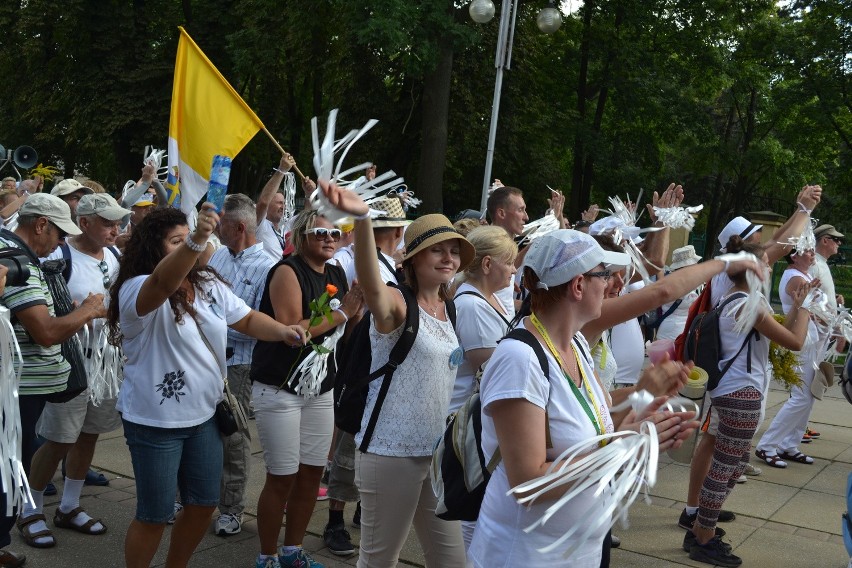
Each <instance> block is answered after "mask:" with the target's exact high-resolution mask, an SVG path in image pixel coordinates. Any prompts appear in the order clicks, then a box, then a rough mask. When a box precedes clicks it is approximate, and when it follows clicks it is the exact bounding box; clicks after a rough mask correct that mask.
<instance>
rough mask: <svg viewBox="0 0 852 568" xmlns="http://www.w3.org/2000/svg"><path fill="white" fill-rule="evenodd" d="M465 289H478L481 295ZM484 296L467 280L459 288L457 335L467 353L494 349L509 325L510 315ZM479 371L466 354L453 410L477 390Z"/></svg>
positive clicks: (451, 409) (460, 370)
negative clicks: (496, 307)
mask: <svg viewBox="0 0 852 568" xmlns="http://www.w3.org/2000/svg"><path fill="white" fill-rule="evenodd" d="M463 292H476V293H477V294H479V296H476V295H474V294H462V293H463ZM481 296H482V292H480V291H479V290H477V289H476V288H475V287H474V286H471V285H470V284H468V283H466V282H463V283H462V284H461V286H459V287H458V290H456V297H455V304H456V336H457V337H458V338H459V345H460V346H461V348H462V349H463V350H464V351H465V353H467V352H468V351H470V350H472V349H494V348H495V347H497V342H498V341H500V339H501V338H502V337H503V336H504V335H506V331H507V330H508V328H509V324H508V321H507V319H506V316H505V315H503V316H502V317H501V315H500V314H498V313H497V310H495V309H494V307H493V306H492V305H491V304H489V303H488V302H487V301H486V300H485V299H484V298H482V297H481ZM477 370H478V368H474V367H473V365H472V364H471V363H470V361H468V360H467V357H465V359H464V361H463V362H462V364H461V366H459V369H458V371H457V372H456V382H455V385H454V386H453V397H452V399H451V400H450V412H455V411H456V410H458V409H459V408H460V407H461V405H462V404H464V403H465V401H466V400H467V399H468V398H470V395H472V394H473V393H474V390H475V388H476V380H475V378H474V377H475V376H476V371H477Z"/></svg>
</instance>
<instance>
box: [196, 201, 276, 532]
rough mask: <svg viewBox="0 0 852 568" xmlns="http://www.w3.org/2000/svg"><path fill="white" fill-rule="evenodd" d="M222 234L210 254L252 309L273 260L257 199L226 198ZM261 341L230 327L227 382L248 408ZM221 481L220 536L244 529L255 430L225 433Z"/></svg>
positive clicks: (220, 272) (255, 307)
mask: <svg viewBox="0 0 852 568" xmlns="http://www.w3.org/2000/svg"><path fill="white" fill-rule="evenodd" d="M218 231H219V239H220V240H221V242H222V244H223V245H225V246H223V247H221V248H219V249H218V250H217V251H216V252H215V253H213V257H212V258H211V259H210V262H209V265H210V266H212V267H213V268H215V269H216V271H217V272H218V273H219V274H221V275H222V278H224V279H225V280H226V281H227V282H230V283H231V290H232V291H233V292H234V294H236V295H237V296H239V297H240V298H242V299H243V300H244V301H245V302H246V304H248V305H249V306H250V307H252V308H253V309H258V307H259V306H260V299H261V296H263V289H264V288H265V286H266V276H267V273H268V272H269V269H270V268H271V267H272V266H273V265H274V264H275V262H274V261H273V260H272V259H271V258H270V257H269V255H267V254H266V252H265V251H264V245H263V243H261V242H258V241H257V238H256V237H255V233H256V231H257V216H256V207H255V204H254V202H253V201H252V200H251V199H250V198H249V197H248V196H246V195H243V194H241V193H236V194H231V195H228V196H227V197H226V198H225V204H224V206H223V208H222V216H221V218H220V220H219V229H218ZM255 343H257V341H256V340H255V339H253V338H251V337H248V336H247V335H243V334H242V333H240V332H238V331H234V330H232V329H228V343H227V351H226V354H227V355H230V356H229V357H228V359H227V361H226V363H227V366H228V369H227V372H228V385H229V387H230V389H231V392H232V393H233V394H234V396H235V397H237V399H239V401H240V402H241V403H242V404H243V407H244V408H248V406H249V402H250V399H251V379H250V378H249V372H250V371H251V356H252V351H253V350H254V346H255ZM224 444H225V446H224V452H223V455H224V463H223V469H222V487H221V491H220V493H219V513H220V514H219V518H218V519H217V520H216V523H215V525H214V531H213V532H214V533H215V534H217V535H219V536H228V535H233V534H237V533H239V532H240V531H241V530H242V520H243V509H245V488H246V482H247V480H248V476H249V463H250V462H251V435H250V433H249V431H248V430H245V431H239V432H236V433H234V434H232V435H230V436H227V437H225V438H224Z"/></svg>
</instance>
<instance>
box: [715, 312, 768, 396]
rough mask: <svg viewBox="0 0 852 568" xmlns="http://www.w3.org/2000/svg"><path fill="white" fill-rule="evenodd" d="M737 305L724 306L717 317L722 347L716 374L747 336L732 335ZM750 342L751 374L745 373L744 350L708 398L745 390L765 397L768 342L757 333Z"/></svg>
mask: <svg viewBox="0 0 852 568" xmlns="http://www.w3.org/2000/svg"><path fill="white" fill-rule="evenodd" d="M722 300H724V298H722ZM738 303H739V302H738V301H737V300H733V301H732V302H731V303H730V304H728V305H727V306H725V308H724V309H723V310H722V314H721V316H720V317H719V338H720V340H721V344H722V352H721V354H722V357H721V360H720V361H719V370H722V368H723V367H724V366H725V365H727V364H728V361H730V360H731V358H732V357H733V356H734V355H736V354H737V351H739V350H740V347H742V346H743V341H745V338H746V335H748V332H746V333H745V334H743V335H740V334H738V333H734V325H735V324H736V320H735V319H734V316H735V314H736V310H737V308H738V306H737V304H738ZM749 341H750V342H751V372H749V370H748V364H749V347H748V346H746V347H745V348H743V350H742V352H741V353H740V354H739V355H738V356H737V358H736V359H734V362H733V363H731V367H730V369H728V372H727V373H725V375H724V376H723V377H722V378H721V380H720V381H719V386H717V387H716V388H715V389H713V390H712V391H710V396H711V397H716V396H724V395H726V394H731V393H732V392H735V391H738V390H740V389H744V388H746V387H754V388H756V389H757V390H759V391H760V392H761V393H766V387H767V386H768V382H769V374H768V373H767V372H766V369H767V366H768V362H769V339H767V338H766V337H763V336H762V335H760V334H759V333H758V334H756V335H754V336H752V338H751V339H750V340H749Z"/></svg>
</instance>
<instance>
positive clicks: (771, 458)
mask: <svg viewBox="0 0 852 568" xmlns="http://www.w3.org/2000/svg"><path fill="white" fill-rule="evenodd" d="M754 455H756V456H757V457H759V458H760V459H762V460H763V461H765V462H766V464H767V465H770V466H772V467H777V468H778V469H784V468H785V467H787V462H785V461H784V460H782V459H781V456H779V455H777V454H767V453H766V450H757V451H755V452H754Z"/></svg>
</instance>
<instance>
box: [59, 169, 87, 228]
mask: <svg viewBox="0 0 852 568" xmlns="http://www.w3.org/2000/svg"><path fill="white" fill-rule="evenodd" d="M90 193H94V191H92V188H90V187H86V186H85V185H83V184H82V183H80V182H79V181H77V180H76V179H72V178H68V179H64V180H62V181H60V182H59V183H57V184H56V185H54V186H53V189H51V190H50V195H55V196H56V197H58V198H60V199H61V200H62V201H64V202H65V203H67V204H68V207H70V208H71V219H72V220H76V219H77V204H78V203H79V202H80V198H82V197H83V196H84V195H89V194H90Z"/></svg>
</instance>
